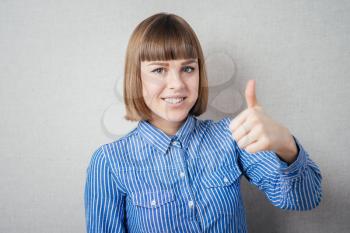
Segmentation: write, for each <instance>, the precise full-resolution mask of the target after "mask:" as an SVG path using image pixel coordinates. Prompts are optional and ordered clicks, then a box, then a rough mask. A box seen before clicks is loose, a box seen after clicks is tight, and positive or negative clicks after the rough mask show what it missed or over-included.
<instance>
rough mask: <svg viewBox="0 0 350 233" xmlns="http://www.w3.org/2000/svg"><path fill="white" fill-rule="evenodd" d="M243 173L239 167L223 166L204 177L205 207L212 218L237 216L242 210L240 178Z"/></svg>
mask: <svg viewBox="0 0 350 233" xmlns="http://www.w3.org/2000/svg"><path fill="white" fill-rule="evenodd" d="M241 174H242V172H241V171H240V170H239V169H238V168H237V167H232V166H221V167H218V168H217V169H216V170H214V171H209V173H207V174H206V175H205V176H203V179H202V184H203V188H204V190H203V191H204V192H205V193H206V194H205V195H204V200H205V202H206V203H205V205H206V206H207V208H208V213H210V214H212V215H213V216H212V218H217V217H219V216H222V215H223V214H224V215H237V214H238V213H239V211H241V209H242V199H241V194H240V181H239V177H240V175H241Z"/></svg>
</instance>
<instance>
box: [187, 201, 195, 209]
mask: <svg viewBox="0 0 350 233" xmlns="http://www.w3.org/2000/svg"><path fill="white" fill-rule="evenodd" d="M188 206H189V207H190V208H191V209H192V208H193V206H194V203H193V201H189V202H188Z"/></svg>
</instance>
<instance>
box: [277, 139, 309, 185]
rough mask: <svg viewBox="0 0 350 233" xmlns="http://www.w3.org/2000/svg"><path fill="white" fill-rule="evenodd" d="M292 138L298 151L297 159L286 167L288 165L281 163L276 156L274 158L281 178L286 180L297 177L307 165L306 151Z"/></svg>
mask: <svg viewBox="0 0 350 233" xmlns="http://www.w3.org/2000/svg"><path fill="white" fill-rule="evenodd" d="M292 136H293V138H294V141H295V144H296V145H297V147H298V151H299V152H298V155H297V159H296V160H295V161H294V162H293V163H292V164H290V165H289V166H288V163H286V162H284V161H282V160H281V159H280V158H279V157H278V156H277V154H276V156H277V157H278V159H279V161H280V174H281V176H282V177H285V178H288V179H289V178H293V177H296V176H298V175H299V174H300V173H301V172H302V171H303V170H304V168H305V166H306V163H307V153H306V151H305V150H304V148H303V146H302V145H301V143H300V142H299V141H298V139H296V138H295V137H294V135H292Z"/></svg>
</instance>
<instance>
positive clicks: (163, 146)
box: [137, 114, 196, 154]
mask: <svg viewBox="0 0 350 233" xmlns="http://www.w3.org/2000/svg"><path fill="white" fill-rule="evenodd" d="M195 123H196V118H195V117H194V116H193V115H191V114H189V115H188V116H187V118H186V121H185V122H184V123H183V124H182V126H181V127H180V128H179V130H178V131H177V132H176V134H175V135H174V136H168V135H167V134H166V133H164V132H163V131H162V130H161V129H159V128H157V127H155V126H154V125H152V124H151V123H149V122H148V121H146V120H141V121H139V123H138V126H137V128H138V131H139V133H140V135H141V136H142V137H143V138H144V139H145V140H146V141H148V142H149V143H150V144H152V145H154V146H155V147H156V148H157V149H158V150H159V151H160V152H162V153H163V154H165V153H166V152H167V150H168V148H169V146H170V143H171V142H172V141H174V140H178V141H180V143H181V145H182V148H183V149H185V150H186V149H187V147H188V142H189V138H190V135H191V132H192V130H193V128H194V126H195Z"/></svg>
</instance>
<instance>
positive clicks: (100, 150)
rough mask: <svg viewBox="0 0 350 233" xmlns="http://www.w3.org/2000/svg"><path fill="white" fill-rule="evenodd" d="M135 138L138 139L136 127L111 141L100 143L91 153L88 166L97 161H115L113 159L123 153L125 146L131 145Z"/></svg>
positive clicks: (125, 151)
mask: <svg viewBox="0 0 350 233" xmlns="http://www.w3.org/2000/svg"><path fill="white" fill-rule="evenodd" d="M137 140H139V139H138V137H137V128H134V129H133V130H131V131H130V132H129V133H127V134H126V135H124V136H122V137H120V138H118V139H116V140H114V141H112V142H108V143H104V144H100V145H99V146H97V148H96V149H95V150H94V151H93V153H92V156H91V160H90V166H92V164H96V163H98V162H103V163H106V164H110V163H113V162H115V160H118V158H120V157H121V156H123V155H125V153H127V148H130V147H132V146H133V145H134V144H135V143H136V141H137Z"/></svg>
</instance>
